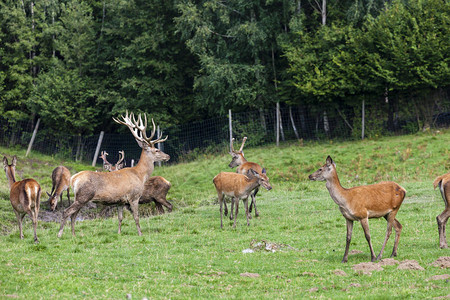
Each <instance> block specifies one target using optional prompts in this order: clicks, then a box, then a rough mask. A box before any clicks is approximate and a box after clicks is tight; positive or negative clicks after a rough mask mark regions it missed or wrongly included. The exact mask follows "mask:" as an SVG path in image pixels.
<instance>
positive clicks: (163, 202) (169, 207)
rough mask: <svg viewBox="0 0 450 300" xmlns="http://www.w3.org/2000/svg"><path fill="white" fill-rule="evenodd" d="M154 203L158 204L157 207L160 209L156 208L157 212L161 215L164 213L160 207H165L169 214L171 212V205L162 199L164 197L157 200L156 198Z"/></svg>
mask: <svg viewBox="0 0 450 300" xmlns="http://www.w3.org/2000/svg"><path fill="white" fill-rule="evenodd" d="M155 203H158V204H159V207H160V209H161V210H160V209H159V208H158V210H159V211H160V212H161V213H162V214H163V213H164V210H163V208H162V205H164V206H165V207H167V209H168V210H169V212H171V211H172V204H171V203H170V202H169V201H167V200H166V199H164V197H158V198H156V202H155Z"/></svg>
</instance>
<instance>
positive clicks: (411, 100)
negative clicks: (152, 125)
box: [0, 0, 450, 135]
mask: <svg viewBox="0 0 450 300" xmlns="http://www.w3.org/2000/svg"><path fill="white" fill-rule="evenodd" d="M0 58H1V59H0V113H1V115H2V116H3V117H6V118H10V119H14V120H34V119H36V118H37V117H39V118H41V120H42V122H43V123H45V124H46V126H47V127H48V128H53V129H54V130H55V131H60V130H61V128H64V129H65V133H66V134H67V133H69V134H73V135H76V134H84V135H89V134H91V133H93V132H95V131H96V130H98V129H99V128H102V130H110V131H111V130H112V131H114V130H116V129H118V127H113V126H114V125H113V124H112V122H111V116H115V115H117V114H119V113H122V112H124V111H125V109H128V110H132V111H135V112H140V111H144V112H147V113H149V114H151V116H152V117H154V118H155V120H156V121H157V122H158V124H162V125H163V126H170V125H176V124H184V123H188V122H192V121H194V120H199V119H205V118H214V117H217V116H223V115H226V113H227V111H228V109H232V110H233V111H234V112H240V111H258V110H264V109H268V108H274V107H275V105H276V103H279V104H280V105H281V106H282V107H283V108H289V107H295V108H296V111H300V112H302V111H303V112H304V113H305V114H306V113H308V114H312V113H314V114H317V115H321V117H322V119H323V120H324V121H326V117H327V111H331V110H333V111H336V110H337V111H338V112H339V113H341V114H342V115H341V116H342V119H343V120H345V122H346V123H347V124H348V126H350V127H352V126H353V127H355V128H356V127H357V126H358V125H357V124H358V123H357V121H358V120H360V118H361V117H360V111H361V104H362V103H365V105H366V107H372V108H377V109H373V110H372V116H371V117H374V118H373V119H377V118H379V115H380V114H383V118H386V119H387V123H388V126H390V127H392V128H395V127H396V126H399V125H398V124H397V122H396V116H397V115H398V113H399V112H400V111H402V110H403V111H407V112H408V114H410V116H411V117H412V118H414V119H416V120H418V121H420V124H421V126H423V127H424V128H427V127H429V126H430V123H431V121H432V117H433V113H434V112H435V111H436V108H438V109H439V107H440V106H442V105H446V104H445V103H444V102H448V92H449V86H450V66H449V65H450V2H449V1H447V0H410V1H409V0H393V1H387V0H340V1H337V0H328V1H327V0H263V1H261V0H159V1H158V0H40V1H36V0H1V2H0Z"/></svg>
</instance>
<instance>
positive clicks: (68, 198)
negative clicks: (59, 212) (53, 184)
mask: <svg viewBox="0 0 450 300" xmlns="http://www.w3.org/2000/svg"><path fill="white" fill-rule="evenodd" d="M69 190H70V189H69V188H68V189H67V200H69V206H70V192H69ZM61 201H62V200H61ZM61 203H62V202H61Z"/></svg>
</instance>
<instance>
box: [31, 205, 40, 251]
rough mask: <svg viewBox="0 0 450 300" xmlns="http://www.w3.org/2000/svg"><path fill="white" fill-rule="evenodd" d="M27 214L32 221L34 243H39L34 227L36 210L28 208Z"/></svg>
mask: <svg viewBox="0 0 450 300" xmlns="http://www.w3.org/2000/svg"><path fill="white" fill-rule="evenodd" d="M28 215H29V216H30V218H31V221H32V222H33V230H34V242H35V243H39V240H38V238H37V234H36V229H37V214H36V211H32V210H30V211H29V212H28Z"/></svg>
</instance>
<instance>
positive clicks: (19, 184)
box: [3, 155, 41, 243]
mask: <svg viewBox="0 0 450 300" xmlns="http://www.w3.org/2000/svg"><path fill="white" fill-rule="evenodd" d="M16 163H17V158H16V156H15V155H14V156H13V158H12V163H11V164H9V163H8V159H7V158H6V157H3V168H4V169H5V173H6V179H8V182H9V189H10V192H9V200H10V201H11V205H12V207H13V209H14V213H15V214H16V217H17V223H19V231H20V238H21V239H23V231H22V220H23V217H24V216H25V215H26V214H28V215H29V216H30V218H31V220H32V222H33V229H34V242H35V243H39V240H38V238H37V234H36V227H37V218H38V214H39V204H40V198H41V186H40V185H39V183H37V181H36V180H34V179H31V178H30V179H24V180H21V181H16Z"/></svg>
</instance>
